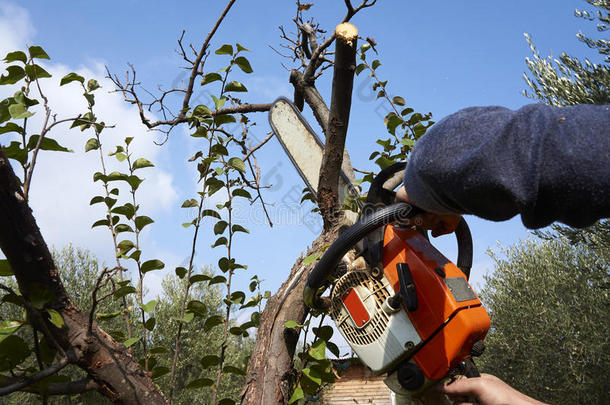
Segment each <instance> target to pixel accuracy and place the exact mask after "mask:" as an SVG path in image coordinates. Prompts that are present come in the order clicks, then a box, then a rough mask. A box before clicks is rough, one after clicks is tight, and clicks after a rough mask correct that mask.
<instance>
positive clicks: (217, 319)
mask: <svg viewBox="0 0 610 405" xmlns="http://www.w3.org/2000/svg"><path fill="white" fill-rule="evenodd" d="M222 323H224V318H223V317H222V316H220V315H212V316H210V317H209V318H208V319H206V320H205V323H204V324H203V330H204V331H205V332H209V331H210V330H211V329H212V328H213V327H215V326H218V325H220V324H222Z"/></svg>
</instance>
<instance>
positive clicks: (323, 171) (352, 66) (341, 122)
mask: <svg viewBox="0 0 610 405" xmlns="http://www.w3.org/2000/svg"><path fill="white" fill-rule="evenodd" d="M335 35H336V37H337V39H336V43H335V63H334V70H333V87H332V95H331V101H330V114H329V118H328V124H327V125H328V131H327V133H326V143H325V146H324V156H323V158H322V166H321V167H320V180H319V182H318V184H319V186H318V206H319V207H320V213H321V214H322V218H323V219H324V229H329V228H330V227H331V226H332V225H333V224H334V223H336V221H337V219H338V218H339V217H340V215H341V211H340V210H339V208H340V207H338V204H339V198H338V196H339V191H338V190H339V174H340V172H341V163H342V162H343V154H344V152H343V151H344V149H345V137H346V135H347V126H348V122H349V113H350V109H351V106H352V89H353V86H354V72H355V70H356V44H357V41H358V30H357V29H356V27H355V26H353V25H352V24H350V23H342V24H339V25H338V26H337V28H335Z"/></svg>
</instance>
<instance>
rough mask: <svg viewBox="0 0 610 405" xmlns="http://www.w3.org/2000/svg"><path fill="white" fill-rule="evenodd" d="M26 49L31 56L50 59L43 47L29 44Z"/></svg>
mask: <svg viewBox="0 0 610 405" xmlns="http://www.w3.org/2000/svg"><path fill="white" fill-rule="evenodd" d="M28 51H29V53H30V57H31V58H38V59H51V58H49V55H47V53H46V52H45V51H44V49H42V48H41V47H40V46H30V47H29V48H28Z"/></svg>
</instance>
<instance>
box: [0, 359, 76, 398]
mask: <svg viewBox="0 0 610 405" xmlns="http://www.w3.org/2000/svg"><path fill="white" fill-rule="evenodd" d="M68 364H69V361H68V359H67V358H65V357H64V358H62V359H61V360H60V361H59V362H57V363H55V364H54V365H52V366H51V367H49V368H45V369H44V370H42V371H41V372H40V373H38V374H35V375H33V376H30V377H23V378H21V379H20V380H19V381H17V382H15V383H13V384H10V385H7V386H5V387H2V388H0V396H4V395H8V394H10V393H12V392H15V391H19V390H21V389H22V388H25V387H27V386H28V385H32V384H34V383H36V382H38V381H40V380H42V379H43V378H46V377H48V376H50V375H53V374H55V373H57V372H58V371H59V370H61V369H62V368H64V367H65V366H67V365H68Z"/></svg>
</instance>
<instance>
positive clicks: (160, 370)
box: [150, 366, 169, 380]
mask: <svg viewBox="0 0 610 405" xmlns="http://www.w3.org/2000/svg"><path fill="white" fill-rule="evenodd" d="M167 373H169V368H167V367H164V366H159V367H155V368H153V369H152V372H151V374H150V378H152V379H153V380H154V379H157V378H159V377H162V376H164V375H165V374H167Z"/></svg>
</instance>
